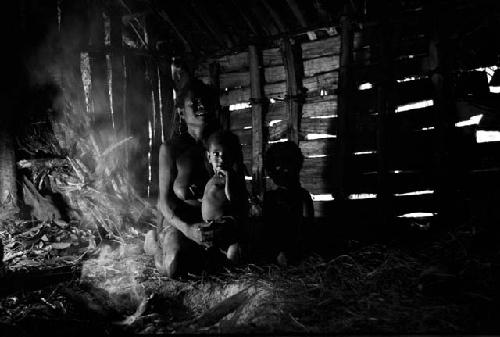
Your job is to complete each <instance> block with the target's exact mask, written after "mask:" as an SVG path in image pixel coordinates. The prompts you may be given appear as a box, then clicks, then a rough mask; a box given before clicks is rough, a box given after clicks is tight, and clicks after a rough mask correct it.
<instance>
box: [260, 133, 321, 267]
mask: <svg viewBox="0 0 500 337" xmlns="http://www.w3.org/2000/svg"><path fill="white" fill-rule="evenodd" d="M303 162H304V157H303V155H302V152H301V151H300V148H299V147H298V146H297V145H296V144H295V143H293V142H290V141H287V142H280V143H274V144H273V145H271V146H270V147H269V149H268V150H267V152H266V156H265V161H264V165H265V168H266V171H267V172H268V174H269V176H270V177H271V179H272V180H273V182H274V184H275V185H276V189H274V190H271V191H267V192H266V193H265V194H264V209H263V215H264V221H265V223H266V227H267V230H266V232H267V234H266V236H267V237H268V240H269V242H268V249H269V250H270V254H272V257H273V259H276V262H278V264H280V265H288V264H289V263H294V262H296V261H297V260H298V259H299V258H300V256H301V255H302V254H303V251H304V248H305V247H304V246H305V243H306V242H305V241H306V240H305V239H304V237H305V236H306V230H307V229H309V228H307V227H309V226H310V225H312V220H313V217H314V208H313V202H312V198H311V195H310V194H309V192H307V191H306V190H305V189H304V188H302V186H301V185H300V170H301V168H302V163H303Z"/></svg>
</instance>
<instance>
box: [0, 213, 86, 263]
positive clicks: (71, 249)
mask: <svg viewBox="0 0 500 337" xmlns="http://www.w3.org/2000/svg"><path fill="white" fill-rule="evenodd" d="M2 227H3V229H4V230H2V231H0V236H1V237H2V241H3V243H4V249H5V256H4V262H5V263H6V264H7V266H8V268H9V269H11V270H16V269H19V268H22V267H30V266H43V265H46V264H47V261H48V260H53V261H54V260H57V261H60V262H61V263H62V262H74V261H75V260H76V259H78V257H80V256H82V255H83V254H86V253H89V252H93V251H94V250H95V249H96V237H95V235H94V234H93V232H92V230H90V229H80V228H79V227H78V226H77V224H76V223H66V222H64V221H60V220H56V221H51V222H48V221H46V222H40V221H10V222H3V223H2Z"/></svg>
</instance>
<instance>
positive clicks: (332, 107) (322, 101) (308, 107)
mask: <svg viewBox="0 0 500 337" xmlns="http://www.w3.org/2000/svg"><path fill="white" fill-rule="evenodd" d="M332 115H333V116H336V115H337V96H334V95H330V96H320V97H319V99H306V101H305V103H304V106H303V107H302V118H309V117H320V116H332Z"/></svg>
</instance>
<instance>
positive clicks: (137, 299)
mask: <svg viewBox="0 0 500 337" xmlns="http://www.w3.org/2000/svg"><path fill="white" fill-rule="evenodd" d="M129 249H130V248H128V247H127V246H126V245H121V246H120V248H117V249H113V248H111V246H108V245H107V246H104V247H102V248H101V252H100V254H99V256H98V257H97V258H96V259H91V260H87V261H86V262H85V263H84V265H83V267H82V274H81V278H80V281H81V282H84V283H87V284H90V285H91V286H92V287H94V288H97V289H102V290H104V291H105V292H106V293H107V294H108V295H109V301H110V303H107V304H108V305H110V306H112V307H113V308H114V309H115V310H116V311H117V312H119V313H121V314H122V315H132V314H133V313H134V312H136V310H138V309H139V308H140V307H141V304H144V303H145V302H146V299H147V296H146V292H145V288H144V286H143V285H142V284H140V283H139V282H138V278H139V277H141V276H142V275H143V274H144V270H145V263H144V262H141V261H138V259H137V257H134V256H127V255H133V254H130V251H128V250H129Z"/></svg>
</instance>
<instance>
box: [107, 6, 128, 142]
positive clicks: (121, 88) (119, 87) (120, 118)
mask: <svg viewBox="0 0 500 337" xmlns="http://www.w3.org/2000/svg"><path fill="white" fill-rule="evenodd" d="M108 13H109V17H110V22H111V27H110V28H111V34H110V35H111V36H110V39H111V76H112V77H111V94H112V96H113V115H114V121H115V132H116V134H117V135H118V136H119V137H120V138H121V137H124V136H125V135H126V126H125V120H126V118H125V102H124V101H125V78H124V64H123V63H124V59H123V40H122V15H121V9H120V8H119V7H118V6H113V7H110V8H109V10H108Z"/></svg>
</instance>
